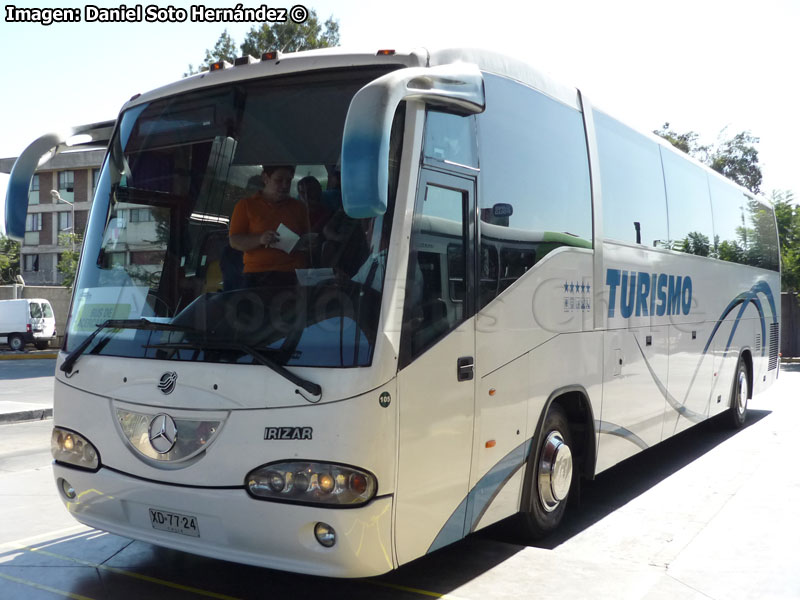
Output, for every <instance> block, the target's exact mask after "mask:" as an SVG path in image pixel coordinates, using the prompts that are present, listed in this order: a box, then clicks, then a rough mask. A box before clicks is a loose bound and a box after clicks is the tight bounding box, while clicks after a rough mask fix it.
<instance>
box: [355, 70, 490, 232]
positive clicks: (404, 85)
mask: <svg viewBox="0 0 800 600" xmlns="http://www.w3.org/2000/svg"><path fill="white" fill-rule="evenodd" d="M403 100H416V101H420V102H426V103H429V104H435V105H438V106H442V107H445V108H446V109H447V110H449V111H451V112H455V113H457V114H462V115H471V114H477V113H480V112H483V110H484V109H485V107H486V99H485V95H484V89H483V76H482V75H481V72H480V69H479V68H478V67H477V66H476V65H473V64H468V63H455V64H450V65H442V66H438V67H430V68H428V67H412V68H407V69H399V70H397V71H393V72H391V73H387V74H386V75H384V76H382V77H379V78H378V79H376V80H375V81H372V82H370V83H368V84H367V85H366V86H364V87H363V88H361V89H360V90H359V91H358V92H357V93H356V95H355V96H354V97H353V100H352V101H351V102H350V108H349V109H348V111H347V119H346V120H345V125H344V137H343V140H342V202H343V205H344V210H345V212H346V213H347V214H348V215H349V216H351V217H353V218H369V217H375V216H378V215H381V214H383V213H384V212H386V207H387V204H388V199H387V194H388V185H389V136H390V133H391V127H392V120H393V119H394V113H395V111H396V110H397V107H398V105H399V104H400V102H402V101H403Z"/></svg>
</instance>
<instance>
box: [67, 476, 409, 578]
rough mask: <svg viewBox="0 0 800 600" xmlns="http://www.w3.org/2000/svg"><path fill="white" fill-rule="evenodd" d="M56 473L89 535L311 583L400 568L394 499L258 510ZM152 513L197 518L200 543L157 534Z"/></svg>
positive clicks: (242, 495) (241, 496) (165, 489)
mask: <svg viewBox="0 0 800 600" xmlns="http://www.w3.org/2000/svg"><path fill="white" fill-rule="evenodd" d="M53 471H54V476H55V479H56V482H57V485H58V480H59V479H61V478H63V479H65V480H67V481H68V482H69V483H70V484H71V485H72V486H73V487H74V489H75V490H76V491H77V492H78V497H77V499H76V500H74V501H65V504H66V507H67V510H69V512H70V514H72V516H73V517H75V518H76V519H77V520H78V521H80V522H81V523H84V524H85V525H88V526H89V527H95V528H97V529H102V530H104V531H110V532H112V533H115V534H117V535H122V536H125V537H130V538H134V539H137V540H143V541H145V542H149V543H151V544H156V545H158V546H165V547H167V548H174V549H175V550H181V551H184V552H191V553H193V554H200V555H202V556H209V557H211V558H216V559H221V560H230V561H234V562H240V563H245V564H250V565H255V566H259V567H269V568H272V569H285V570H287V571H296V572H299V573H308V574H311V575H321V576H330V577H364V576H368V575H375V574H378V573H383V572H385V571H389V570H391V569H392V568H394V567H395V566H396V565H395V564H394V563H393V560H392V552H391V548H392V538H391V516H392V497H391V496H384V497H380V498H376V499H374V500H373V501H372V502H370V503H369V504H367V505H366V506H364V507H361V508H356V509H334V508H324V507H310V506H296V505H290V504H279V503H276V502H261V501H258V500H254V499H252V498H250V497H249V496H248V495H247V493H246V492H245V491H244V490H242V489H239V490H231V489H212V488H202V489H198V488H191V487H178V486H169V485H164V484H163V483H154V482H152V481H146V480H142V479H138V478H135V477H130V476H128V475H125V474H122V473H118V472H116V471H112V470H109V469H101V470H100V471H99V472H97V473H88V472H86V471H79V470H77V469H70V468H67V467H63V466H61V465H59V464H56V465H54V467H53ZM58 487H60V486H58ZM62 499H63V498H62ZM150 508H157V509H161V510H164V511H168V512H172V513H177V514H181V515H190V516H193V517H196V518H197V523H198V530H199V533H200V537H190V536H186V535H181V534H178V533H170V532H165V531H160V530H157V529H154V528H153V527H152V526H151V524H150V517H149V509H150ZM319 521H323V522H325V523H327V524H328V525H330V526H332V527H333V529H334V530H335V531H336V536H337V542H336V545H335V546H334V547H333V548H324V547H322V546H321V545H320V544H319V543H317V541H316V539H314V526H315V524H316V523H317V522H319Z"/></svg>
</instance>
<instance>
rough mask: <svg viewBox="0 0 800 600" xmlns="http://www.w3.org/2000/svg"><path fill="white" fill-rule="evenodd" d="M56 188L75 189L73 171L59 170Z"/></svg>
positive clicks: (71, 190)
mask: <svg viewBox="0 0 800 600" xmlns="http://www.w3.org/2000/svg"><path fill="white" fill-rule="evenodd" d="M58 190H59V191H62V190H64V191H67V192H73V191H75V171H61V172H60V173H59V174H58Z"/></svg>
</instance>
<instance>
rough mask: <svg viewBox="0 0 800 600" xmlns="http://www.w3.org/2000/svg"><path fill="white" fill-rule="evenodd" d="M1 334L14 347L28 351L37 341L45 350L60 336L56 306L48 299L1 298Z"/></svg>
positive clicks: (38, 346)
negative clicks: (54, 308) (54, 313)
mask: <svg viewBox="0 0 800 600" xmlns="http://www.w3.org/2000/svg"><path fill="white" fill-rule="evenodd" d="M0 337H4V338H6V341H7V342H8V345H9V347H10V348H11V349H12V350H17V351H20V350H24V349H25V344H33V345H34V346H36V348H37V349H39V350H44V349H45V348H47V346H49V345H50V341H51V340H54V339H55V337H56V319H55V316H54V315H53V307H52V306H50V302H49V301H47V300H45V299H44V298H21V299H18V300H0Z"/></svg>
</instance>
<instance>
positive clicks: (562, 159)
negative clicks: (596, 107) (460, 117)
mask: <svg viewBox="0 0 800 600" xmlns="http://www.w3.org/2000/svg"><path fill="white" fill-rule="evenodd" d="M485 84H486V111H485V112H484V113H482V114H480V115H478V116H477V126H478V147H479V148H480V149H481V155H480V169H481V172H480V194H479V206H480V218H481V221H482V223H481V225H482V227H481V250H480V257H481V265H480V289H481V300H480V305H481V306H483V305H485V304H486V303H487V302H488V301H490V300H491V299H492V298H494V297H495V295H496V294H497V293H499V292H502V291H503V289H505V288H506V287H507V286H508V285H510V284H511V283H513V282H514V281H516V279H517V278H519V277H520V276H521V275H522V274H524V273H525V272H526V271H527V270H528V269H529V268H530V267H532V266H533V265H534V264H535V263H536V262H537V261H539V260H541V258H542V257H543V256H545V255H546V254H547V253H548V252H550V251H551V250H554V249H556V248H559V247H561V246H578V247H584V248H590V247H591V245H592V204H591V191H590V185H589V167H588V158H587V151H586V136H585V132H584V128H583V119H582V117H581V114H580V113H579V112H578V111H577V110H575V109H573V108H570V107H568V106H565V105H563V104H561V103H560V102H557V101H555V100H553V99H552V98H549V97H547V96H545V95H544V94H541V93H539V92H537V91H535V90H533V89H531V88H529V87H526V86H524V85H521V84H519V83H516V82H513V81H511V80H508V79H504V78H502V77H498V76H496V75H490V74H485Z"/></svg>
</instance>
